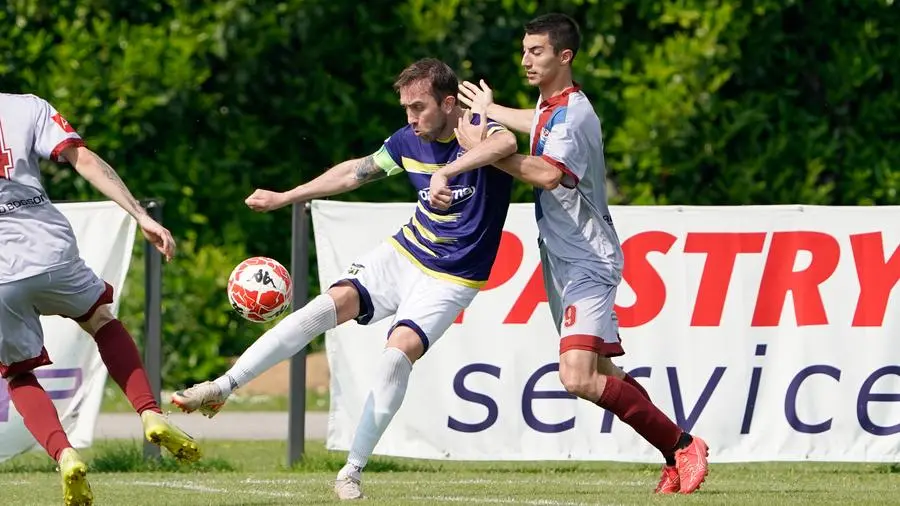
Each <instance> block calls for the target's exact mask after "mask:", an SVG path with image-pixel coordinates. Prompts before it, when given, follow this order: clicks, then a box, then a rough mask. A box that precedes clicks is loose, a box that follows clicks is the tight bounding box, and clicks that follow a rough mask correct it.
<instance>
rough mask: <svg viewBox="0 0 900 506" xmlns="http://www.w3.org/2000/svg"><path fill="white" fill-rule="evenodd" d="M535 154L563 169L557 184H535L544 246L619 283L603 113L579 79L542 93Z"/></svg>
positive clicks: (599, 278) (620, 260)
mask: <svg viewBox="0 0 900 506" xmlns="http://www.w3.org/2000/svg"><path fill="white" fill-rule="evenodd" d="M531 154H532V155H533V156H540V157H541V158H543V159H544V160H546V161H547V162H549V163H551V164H553V165H554V166H556V167H558V168H559V169H560V170H561V171H563V173H564V176H563V179H562V182H561V184H560V185H559V186H558V187H556V188H555V189H553V190H539V189H535V215H536V218H537V226H538V232H539V234H540V245H541V247H542V248H544V249H546V250H547V252H548V253H550V254H551V255H552V256H553V257H555V258H557V259H559V260H562V261H563V262H567V263H570V264H579V265H580V266H583V267H584V268H585V269H584V270H585V271H586V272H590V273H591V276H592V277H593V278H595V279H596V280H597V281H600V282H603V283H606V284H609V285H613V286H616V285H618V284H619V282H620V281H621V280H622V264H623V255H622V247H621V245H620V243H619V236H618V235H617V234H616V229H615V227H614V226H613V221H612V217H611V216H610V214H609V206H608V205H607V202H606V198H607V194H606V162H605V161H604V157H603V138H602V132H601V130H600V118H598V117H597V113H596V112H594V108H593V106H591V103H590V102H589V101H588V99H587V97H586V96H585V95H584V93H583V92H581V91H580V89H579V87H578V86H577V85H575V86H572V87H570V88H566V89H565V90H564V91H563V92H562V93H561V94H559V95H557V96H554V97H551V98H549V99H547V100H544V99H543V97H542V98H540V99H538V106H537V107H536V108H535V114H534V120H533V121H532V124H531Z"/></svg>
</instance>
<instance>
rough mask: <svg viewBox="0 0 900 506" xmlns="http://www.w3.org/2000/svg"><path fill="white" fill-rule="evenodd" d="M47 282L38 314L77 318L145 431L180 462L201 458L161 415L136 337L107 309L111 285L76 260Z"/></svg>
mask: <svg viewBox="0 0 900 506" xmlns="http://www.w3.org/2000/svg"><path fill="white" fill-rule="evenodd" d="M48 278H49V282H48V284H47V285H46V286H44V287H42V289H41V290H40V292H38V293H36V294H35V297H34V299H35V300H34V303H35V304H34V305H35V307H36V308H37V310H38V311H39V312H40V313H41V314H46V315H60V316H64V317H66V318H70V319H72V320H75V321H76V322H77V323H78V324H79V325H80V326H81V328H82V329H83V330H84V331H85V332H87V333H88V334H90V335H91V336H92V337H93V338H94V341H95V342H96V344H97V351H98V352H99V354H100V359H101V360H102V361H103V363H104V365H106V369H107V371H108V372H109V375H110V377H111V378H112V379H113V381H115V382H116V384H117V385H118V386H119V388H121V389H122V392H123V393H125V396H126V397H127V398H128V400H129V401H130V402H131V405H132V407H133V408H134V410H135V411H136V412H137V413H138V414H139V415H140V417H141V422H142V423H143V426H144V435H145V437H146V438H147V439H148V440H149V441H151V442H153V443H155V444H158V445H160V446H162V447H164V448H166V449H167V450H169V451H170V452H172V454H173V455H174V456H175V458H176V459H178V460H179V461H182V462H194V461H197V460H199V459H200V456H201V452H200V448H199V446H198V445H197V443H196V442H195V441H194V440H193V438H191V437H190V436H189V435H187V434H185V433H184V432H183V431H181V430H180V429H178V428H177V427H175V426H174V425H172V424H171V423H170V422H169V421H168V419H167V418H166V417H164V416H163V415H162V411H161V410H160V408H159V404H158V403H157V401H156V397H155V396H154V395H153V391H152V390H151V389H150V381H149V380H148V378H147V371H146V370H145V369H144V364H143V362H142V361H141V355H140V353H139V352H138V349H137V345H136V344H135V343H134V339H133V338H132V337H131V334H130V333H129V332H128V329H126V328H125V325H123V324H122V322H121V321H119V320H118V319H117V318H116V317H115V316H113V314H112V311H111V309H110V304H111V303H112V302H113V288H112V286H110V285H109V284H108V283H106V282H105V281H103V280H102V279H100V278H99V277H98V276H97V275H96V274H95V273H94V271H92V270H91V269H90V268H89V267H88V266H87V265H86V264H85V263H84V262H83V261H81V260H79V261H77V262H73V263H71V264H68V265H65V266H63V267H61V268H59V269H56V270H54V271H52V272H50V273H48Z"/></svg>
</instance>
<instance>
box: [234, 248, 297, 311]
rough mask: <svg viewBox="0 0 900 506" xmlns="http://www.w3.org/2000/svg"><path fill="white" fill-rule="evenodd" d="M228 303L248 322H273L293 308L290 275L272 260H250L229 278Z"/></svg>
mask: <svg viewBox="0 0 900 506" xmlns="http://www.w3.org/2000/svg"><path fill="white" fill-rule="evenodd" d="M228 301H229V302H231V307H233V308H234V310H235V311H237V313H238V314H239V315H241V316H242V317H244V318H246V319H247V320H250V321H252V322H267V321H269V320H272V319H274V318H275V317H277V316H278V315H280V314H281V313H282V312H284V310H285V309H287V308H288V306H290V305H291V275H290V274H289V273H288V270H287V269H285V268H284V266H283V265H281V264H280V263H278V262H277V261H275V260H272V259H271V258H266V257H253V258H248V259H246V260H244V261H243V262H241V263H239V264H238V265H237V267H235V268H234V270H233V271H231V276H229V277H228Z"/></svg>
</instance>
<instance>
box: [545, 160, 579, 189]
mask: <svg viewBox="0 0 900 506" xmlns="http://www.w3.org/2000/svg"><path fill="white" fill-rule="evenodd" d="M541 159H542V160H544V161H545V162H547V163H549V164H550V165H552V166H554V167H556V168H557V169H559V170H560V171H562V173H563V174H565V175H567V176H569V177H571V178H572V181H575V184H573V185H572V186H569V185H567V184H563V186H565V187H566V188H569V189H571V188H575V187H576V186H578V181H580V180H579V179H578V176H576V175H575V173H574V172H572V171H571V170H569V168H568V167H566V164H564V163H562V162H561V161H559V160H557V159H555V158H551V157H550V156H549V155H541ZM561 184H562V183H561Z"/></svg>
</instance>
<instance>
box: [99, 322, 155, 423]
mask: <svg viewBox="0 0 900 506" xmlns="http://www.w3.org/2000/svg"><path fill="white" fill-rule="evenodd" d="M94 340H95V341H97V349H98V350H100V358H102V359H103V363H104V364H106V369H107V370H108V371H109V375H110V376H111V377H112V379H113V380H114V381H115V382H116V384H117V385H119V388H121V389H122V391H123V392H125V397H128V400H129V401H131V405H132V406H134V410H135V411H137V413H138V414H141V413H143V412H144V411H146V410H148V409H149V410H150V411H155V412H157V413H162V410H160V409H159V404H157V402H156V397H154V396H153V391H152V390H150V381H149V380H148V379H147V371H145V370H144V365H143V363H141V356H140V354H139V353H138V349H137V346H135V344H134V339H132V338H131V334H129V333H128V330H126V329H125V326H124V325H122V322H120V321H119V320H112V321H111V322H109V323H107V324H106V325H104V326H103V327H101V328H100V330H98V331H97V333H96V334H95V335H94Z"/></svg>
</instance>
